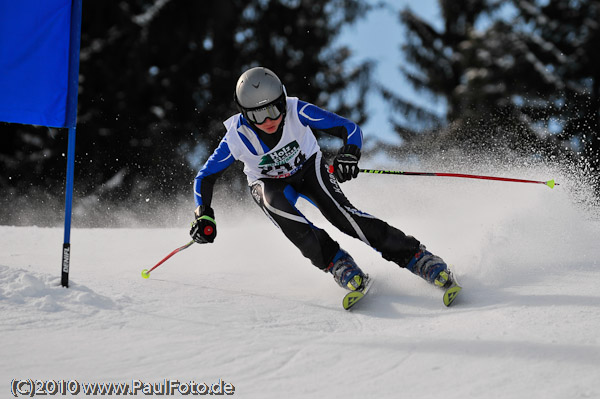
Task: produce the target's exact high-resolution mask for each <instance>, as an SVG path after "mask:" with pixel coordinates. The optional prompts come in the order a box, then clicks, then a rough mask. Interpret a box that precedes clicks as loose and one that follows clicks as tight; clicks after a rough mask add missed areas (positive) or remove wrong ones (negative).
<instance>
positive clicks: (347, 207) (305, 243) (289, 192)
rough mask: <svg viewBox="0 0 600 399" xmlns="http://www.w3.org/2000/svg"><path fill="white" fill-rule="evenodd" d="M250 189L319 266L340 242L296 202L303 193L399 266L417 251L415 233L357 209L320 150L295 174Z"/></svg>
mask: <svg viewBox="0 0 600 399" xmlns="http://www.w3.org/2000/svg"><path fill="white" fill-rule="evenodd" d="M250 190H251V193H252V197H253V198H254V200H255V201H256V203H257V204H258V205H259V206H260V207H261V208H262V210H263V211H264V212H265V214H266V215H267V216H268V217H269V218H270V219H271V220H272V221H273V223H275V225H276V226H277V227H279V228H280V229H281V231H282V232H283V234H285V235H286V237H287V238H288V239H289V240H290V241H291V242H292V243H294V245H296V247H298V249H299V250H300V252H302V254H303V255H304V256H305V257H307V258H308V259H310V261H311V262H312V264H313V265H315V266H316V267H318V268H319V269H321V270H325V269H326V268H327V267H328V266H329V263H330V262H331V261H332V259H333V257H334V256H335V254H336V253H337V251H338V250H339V248H340V246H339V244H338V243H337V242H336V241H334V240H333V239H332V238H331V237H330V236H329V234H327V232H325V231H324V230H322V229H320V228H318V227H316V226H314V225H313V224H312V223H311V222H310V221H308V220H307V219H306V217H304V215H302V213H301V212H300V211H299V210H298V209H297V208H296V201H297V199H298V197H299V196H302V197H304V198H306V199H307V200H309V201H310V202H311V203H312V204H313V205H315V206H316V207H317V208H318V209H319V210H320V211H321V213H322V214H323V216H325V218H326V219H327V220H328V221H329V222H330V223H331V224H332V225H334V226H335V227H337V228H338V229H339V230H340V231H342V232H344V233H346V234H348V235H350V236H352V237H354V238H358V239H360V240H361V241H363V242H364V243H366V244H367V245H369V246H371V247H372V248H374V249H375V250H377V251H379V252H380V253H381V255H382V256H383V258H385V259H387V260H389V261H393V262H395V263H397V264H398V265H399V266H400V267H405V266H406V265H407V263H408V262H409V261H410V259H411V258H412V257H413V256H414V255H415V254H416V253H417V252H418V251H419V244H420V243H419V241H418V240H417V239H415V238H414V237H412V236H407V235H405V234H404V233H403V232H402V231H400V230H398V229H396V228H395V227H392V226H390V225H389V224H387V223H386V222H384V221H382V220H380V219H377V218H376V217H374V216H371V215H369V214H367V213H364V212H361V211H359V210H358V209H356V208H355V207H354V206H353V205H352V204H351V203H350V201H348V199H347V198H346V196H345V195H344V193H343V192H342V190H341V189H340V186H339V184H338V182H337V180H336V178H335V176H334V175H333V174H331V173H329V171H328V168H327V165H326V163H325V161H324V160H323V159H322V156H321V153H320V152H319V153H317V154H315V155H313V156H312V157H310V158H309V159H308V160H307V161H306V162H305V163H304V165H303V166H302V168H301V169H300V170H299V171H298V172H296V173H295V174H293V175H292V176H290V177H287V178H283V179H260V180H257V181H256V182H254V183H253V184H252V185H251V186H250Z"/></svg>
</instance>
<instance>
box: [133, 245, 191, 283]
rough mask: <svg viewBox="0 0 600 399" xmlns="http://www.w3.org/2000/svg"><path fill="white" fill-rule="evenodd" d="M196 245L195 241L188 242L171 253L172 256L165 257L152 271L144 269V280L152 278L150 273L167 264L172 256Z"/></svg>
mask: <svg viewBox="0 0 600 399" xmlns="http://www.w3.org/2000/svg"><path fill="white" fill-rule="evenodd" d="M193 243H194V240H192V241H190V242H188V243H187V244H185V245H183V246H181V247H179V248H177V249H176V250H174V251H173V252H171V253H170V254H168V255H167V256H165V257H164V258H163V260H161V261H160V262H158V263H157V264H156V265H154V266H153V267H152V269H150V270H148V269H144V270H142V277H143V278H148V277H150V272H151V271H152V270H154V269H156V268H157V267H159V266H160V265H162V264H163V263H165V262H166V261H167V259H169V258H170V257H171V256H173V255H175V254H176V253H177V252H180V251H183V250H184V249H186V248H188V247H189V246H190V245H192V244H193Z"/></svg>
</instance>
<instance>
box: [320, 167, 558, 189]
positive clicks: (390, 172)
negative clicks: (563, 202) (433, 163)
mask: <svg viewBox="0 0 600 399" xmlns="http://www.w3.org/2000/svg"><path fill="white" fill-rule="evenodd" d="M330 171H333V166H332V167H330ZM360 172H361V173H373V174H382V175H404V176H439V177H460V178H465V179H481V180H496V181H506V182H514V183H535V184H544V185H546V186H548V187H550V188H554V186H558V183H555V182H554V180H548V181H538V180H525V179H513V178H510V177H494V176H481V175H467V174H463V173H438V172H403V171H399V170H378V169H360Z"/></svg>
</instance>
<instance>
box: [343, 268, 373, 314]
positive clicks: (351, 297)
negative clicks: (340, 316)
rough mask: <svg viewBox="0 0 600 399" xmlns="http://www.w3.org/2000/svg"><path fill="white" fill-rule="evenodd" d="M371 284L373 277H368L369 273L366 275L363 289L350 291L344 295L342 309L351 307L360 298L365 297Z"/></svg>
mask: <svg viewBox="0 0 600 399" xmlns="http://www.w3.org/2000/svg"><path fill="white" fill-rule="evenodd" d="M372 284H373V279H372V278H370V277H369V275H367V276H366V281H365V285H364V287H363V289H361V290H356V291H350V292H349V293H347V294H346V295H345V296H344V299H343V300H342V306H343V307H344V309H346V310H350V309H352V307H353V306H354V305H356V304H357V303H358V302H359V301H360V300H361V299H363V298H364V297H365V295H367V292H369V289H370V288H371V285H372Z"/></svg>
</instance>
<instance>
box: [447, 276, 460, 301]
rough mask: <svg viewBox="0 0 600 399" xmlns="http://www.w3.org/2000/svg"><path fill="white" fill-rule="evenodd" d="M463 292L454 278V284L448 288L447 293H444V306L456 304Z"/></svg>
mask: <svg viewBox="0 0 600 399" xmlns="http://www.w3.org/2000/svg"><path fill="white" fill-rule="evenodd" d="M461 290H462V287H461V286H460V285H458V282H457V281H456V277H454V276H452V284H451V285H450V287H448V288H446V291H444V298H443V299H444V305H446V306H450V305H452V302H454V300H455V299H456V297H457V296H458V294H459V293H460V291H461Z"/></svg>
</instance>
